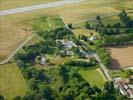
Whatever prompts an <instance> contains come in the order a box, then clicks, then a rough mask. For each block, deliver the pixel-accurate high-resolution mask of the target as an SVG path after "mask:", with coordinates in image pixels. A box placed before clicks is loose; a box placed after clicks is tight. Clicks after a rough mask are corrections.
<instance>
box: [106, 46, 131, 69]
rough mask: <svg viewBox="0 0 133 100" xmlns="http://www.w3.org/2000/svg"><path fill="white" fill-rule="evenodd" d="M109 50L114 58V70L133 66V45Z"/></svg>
mask: <svg viewBox="0 0 133 100" xmlns="http://www.w3.org/2000/svg"><path fill="white" fill-rule="evenodd" d="M107 49H108V52H109V53H110V56H111V58H112V61H111V66H112V68H113V69H115V68H120V67H121V68H125V67H129V66H133V45H125V46H115V47H109V48H107Z"/></svg>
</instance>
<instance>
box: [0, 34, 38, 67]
mask: <svg viewBox="0 0 133 100" xmlns="http://www.w3.org/2000/svg"><path fill="white" fill-rule="evenodd" d="M36 35H37V34H33V35H32V36H30V37H28V39H27V40H26V41H25V42H23V43H22V44H21V45H20V46H19V47H18V48H17V49H16V50H15V51H14V52H13V53H12V54H11V55H10V56H9V57H7V59H6V60H4V61H2V62H0V65H3V64H5V63H7V62H8V61H9V60H10V59H11V58H12V57H13V56H14V55H15V54H16V53H17V52H18V51H19V50H20V49H21V48H22V47H23V46H24V45H25V44H26V43H28V42H29V41H30V40H31V39H32V38H33V37H35V36H36Z"/></svg>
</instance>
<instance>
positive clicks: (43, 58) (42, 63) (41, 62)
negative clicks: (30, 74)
mask: <svg viewBox="0 0 133 100" xmlns="http://www.w3.org/2000/svg"><path fill="white" fill-rule="evenodd" d="M40 64H41V65H45V64H46V58H45V57H41V60H40Z"/></svg>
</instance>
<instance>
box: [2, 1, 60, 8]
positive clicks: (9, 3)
mask: <svg viewBox="0 0 133 100" xmlns="http://www.w3.org/2000/svg"><path fill="white" fill-rule="evenodd" d="M54 1H59V0H0V10H4V9H12V8H17V7H25V6H31V5H37V4H41V3H47V2H54Z"/></svg>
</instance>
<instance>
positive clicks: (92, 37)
mask: <svg viewBox="0 0 133 100" xmlns="http://www.w3.org/2000/svg"><path fill="white" fill-rule="evenodd" d="M89 40H90V41H93V40H97V36H91V37H90V38H89Z"/></svg>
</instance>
